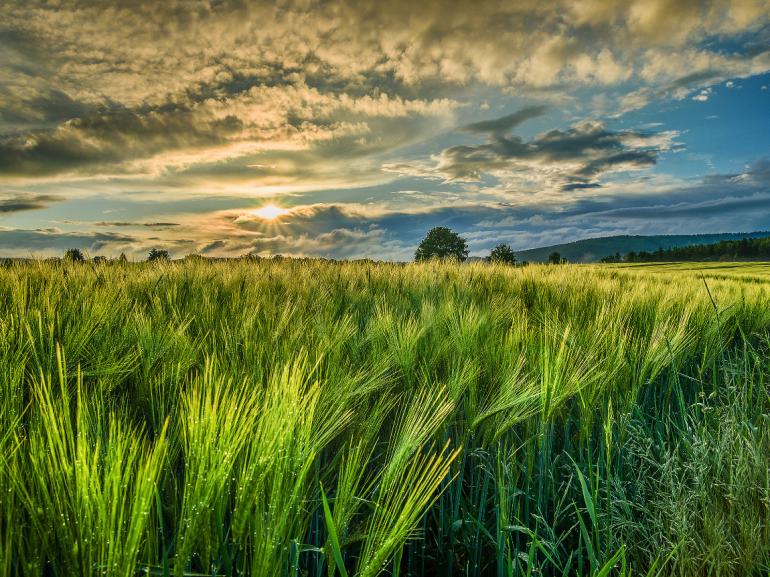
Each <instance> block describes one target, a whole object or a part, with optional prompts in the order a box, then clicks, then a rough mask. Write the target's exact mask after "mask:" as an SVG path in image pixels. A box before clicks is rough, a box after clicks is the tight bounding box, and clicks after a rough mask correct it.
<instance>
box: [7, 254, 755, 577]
mask: <svg viewBox="0 0 770 577" xmlns="http://www.w3.org/2000/svg"><path fill="white" fill-rule="evenodd" d="M769 271H770V267H767V266H766V265H762V264H758V263H751V264H748V265H737V266H733V265H721V266H720V265H713V264H712V265H708V267H707V270H703V271H701V270H700V267H698V266H697V265H658V266H650V265H636V266H612V265H610V266H604V267H602V266H570V265H566V266H550V267H549V266H529V267H524V268H506V267H495V266H486V265H472V266H456V265H439V264H424V265H407V266H399V265H371V264H333V263H304V262H299V261H282V262H273V261H259V262H247V261H243V262H237V263H232V262H230V263H207V262H200V263H195V262H193V263H184V264H181V263H172V264H157V265H152V264H141V265H133V264H122V265H121V264H114V265H99V266H96V267H93V266H91V265H88V264H86V265H70V266H65V265H52V264H41V263H32V264H23V265H15V266H12V267H9V268H5V269H0V575H4V576H9V575H30V576H33V575H57V576H77V575H83V576H85V575H125V576H128V575H135V574H142V573H149V574H153V575H177V576H182V575H192V574H200V575H253V576H284V575H285V576H300V575H308V576H314V577H315V576H318V577H320V576H331V575H335V574H336V575H350V576H351V577H353V576H359V577H371V576H374V575H377V574H389V575H397V574H398V575H402V576H404V575H414V576H418V575H419V576H422V575H440V576H461V575H501V576H502V575H574V574H578V575H645V574H648V575H680V576H689V575H764V574H767V571H768V568H769V567H770V390H769V389H768V381H766V377H767V376H768V368H770V363H768V355H769V354H770V353H769V352H768V334H769V333H770V284H768V283H767V280H770V272H769ZM652 273H654V274H652Z"/></svg>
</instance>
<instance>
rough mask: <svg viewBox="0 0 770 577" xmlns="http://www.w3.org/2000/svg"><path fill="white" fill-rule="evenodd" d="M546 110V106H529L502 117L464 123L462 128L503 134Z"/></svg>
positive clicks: (478, 132) (468, 130) (469, 130)
mask: <svg viewBox="0 0 770 577" xmlns="http://www.w3.org/2000/svg"><path fill="white" fill-rule="evenodd" d="M547 110H548V107H547V106H529V107H527V108H522V109H521V110H518V111H517V112H514V113H512V114H509V115H507V116H503V117H502V118H495V119H493V120H483V121H481V122H474V123H473V124H466V125H465V126H463V127H462V130H464V131H465V132H472V133H475V134H504V133H506V132H508V131H509V130H512V129H513V128H516V127H517V126H518V125H519V124H522V123H523V122H526V121H527V120H530V119H532V118H537V117H538V116H542V115H543V114H545V113H546V111H547Z"/></svg>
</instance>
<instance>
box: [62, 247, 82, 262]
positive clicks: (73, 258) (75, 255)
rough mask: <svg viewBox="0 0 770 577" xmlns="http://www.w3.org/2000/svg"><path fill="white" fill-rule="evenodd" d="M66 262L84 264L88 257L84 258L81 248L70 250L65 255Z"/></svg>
mask: <svg viewBox="0 0 770 577" xmlns="http://www.w3.org/2000/svg"><path fill="white" fill-rule="evenodd" d="M64 260H66V261H67V262H84V261H85V260H86V257H84V256H83V253H82V252H81V251H80V249H79V248H68V249H67V252H65V253H64Z"/></svg>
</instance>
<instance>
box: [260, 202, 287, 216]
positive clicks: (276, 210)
mask: <svg viewBox="0 0 770 577" xmlns="http://www.w3.org/2000/svg"><path fill="white" fill-rule="evenodd" d="M252 214H254V216H258V217H259V218H261V219H264V220H275V219H276V218H278V217H279V216H283V215H285V214H289V211H288V210H287V209H285V208H281V207H280V206H276V205H274V204H266V205H265V206H263V207H262V208H258V209H257V210H255V211H253V212H252Z"/></svg>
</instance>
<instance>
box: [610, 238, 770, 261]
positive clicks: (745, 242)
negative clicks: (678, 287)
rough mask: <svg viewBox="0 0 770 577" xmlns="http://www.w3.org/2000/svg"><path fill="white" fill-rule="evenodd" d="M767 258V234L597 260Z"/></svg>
mask: <svg viewBox="0 0 770 577" xmlns="http://www.w3.org/2000/svg"><path fill="white" fill-rule="evenodd" d="M764 259H767V260H770V237H763V238H743V239H741V240H723V241H720V242H716V243H711V244H693V245H690V246H679V247H675V248H669V249H665V250H664V249H663V248H659V249H658V250H656V251H654V252H647V251H640V252H633V251H632V252H629V253H627V254H625V255H621V254H620V253H615V254H614V255H610V256H606V257H604V258H603V259H601V262H665V261H704V260H764Z"/></svg>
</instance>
